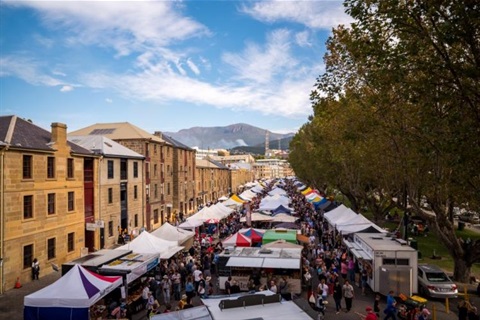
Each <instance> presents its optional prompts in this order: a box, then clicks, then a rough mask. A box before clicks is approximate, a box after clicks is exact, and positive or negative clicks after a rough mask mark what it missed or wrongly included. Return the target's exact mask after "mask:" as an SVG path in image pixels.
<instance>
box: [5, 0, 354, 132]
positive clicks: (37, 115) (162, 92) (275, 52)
mask: <svg viewBox="0 0 480 320" xmlns="http://www.w3.org/2000/svg"><path fill="white" fill-rule="evenodd" d="M350 22H351V19H350V17H349V16H348V15H346V14H345V13H344V9H343V6H342V2H341V1H324V0H311V1H265V2H264V1H248V2H247V1H245V2H244V1H194V0H190V1H188V0H187V1H88V2H82V1H30V2H28V1H3V0H2V1H1V2H0V114H1V115H11V114H15V115H18V116H20V117H23V118H28V119H31V120H32V121H33V122H34V123H36V124H38V125H39V126H41V127H44V128H46V129H48V130H49V128H50V124H51V123H52V122H63V123H66V124H67V126H68V130H69V131H73V130H76V129H79V128H82V127H85V126H88V125H91V124H93V123H98V122H125V121H128V122H130V123H132V124H134V125H137V126H139V127H141V128H143V129H145V130H147V131H149V132H153V131H158V130H160V131H178V130H180V129H186V128H191V127H195V126H203V127H211V126H226V125H229V124H233V123H239V122H244V123H248V124H251V125H254V126H257V127H260V128H263V129H267V130H270V131H273V132H278V133H286V132H294V131H296V130H297V129H298V128H299V127H300V126H301V125H302V124H304V123H305V122H307V118H308V116H309V115H310V114H311V113H312V108H311V105H310V101H309V94H310V91H311V90H312V89H313V85H314V84H315V79H316V78H317V77H318V76H319V75H320V74H322V73H323V71H324V64H323V55H324V54H325V41H326V40H327V37H328V36H329V34H330V32H331V29H332V27H334V26H337V25H338V24H349V23H350Z"/></svg>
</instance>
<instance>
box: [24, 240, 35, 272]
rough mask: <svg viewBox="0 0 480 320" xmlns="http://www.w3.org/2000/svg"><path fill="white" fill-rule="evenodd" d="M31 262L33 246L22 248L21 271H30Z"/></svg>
mask: <svg viewBox="0 0 480 320" xmlns="http://www.w3.org/2000/svg"><path fill="white" fill-rule="evenodd" d="M32 262H33V244H29V245H26V246H23V269H30V268H31V267H32Z"/></svg>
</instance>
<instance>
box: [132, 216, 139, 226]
mask: <svg viewBox="0 0 480 320" xmlns="http://www.w3.org/2000/svg"><path fill="white" fill-rule="evenodd" d="M133 226H134V227H138V213H136V214H135V215H134V216H133Z"/></svg>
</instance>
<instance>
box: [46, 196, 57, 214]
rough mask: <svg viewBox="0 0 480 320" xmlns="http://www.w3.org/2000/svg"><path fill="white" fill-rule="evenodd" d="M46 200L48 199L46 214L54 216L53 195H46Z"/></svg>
mask: <svg viewBox="0 0 480 320" xmlns="http://www.w3.org/2000/svg"><path fill="white" fill-rule="evenodd" d="M47 198H48V207H47V213H48V214H55V193H49V194H48V195H47Z"/></svg>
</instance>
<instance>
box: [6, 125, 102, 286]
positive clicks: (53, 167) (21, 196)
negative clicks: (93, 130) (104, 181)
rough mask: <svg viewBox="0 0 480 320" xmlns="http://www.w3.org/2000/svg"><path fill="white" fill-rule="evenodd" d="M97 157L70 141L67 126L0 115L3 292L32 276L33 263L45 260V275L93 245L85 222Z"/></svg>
mask: <svg viewBox="0 0 480 320" xmlns="http://www.w3.org/2000/svg"><path fill="white" fill-rule="evenodd" d="M96 161H97V159H96V157H95V156H94V155H93V154H92V153H91V152H90V151H89V150H87V149H85V148H82V147H81V146H79V145H77V144H75V143H72V142H69V141H67V126H66V125H65V124H62V123H52V125H51V131H48V130H45V129H43V128H40V127H38V126H36V125H35V124H33V123H31V122H30V121H27V120H24V119H21V118H19V117H17V116H2V117H0V174H1V176H0V225H1V227H0V259H2V262H3V263H2V264H1V265H0V284H1V285H0V293H2V292H3V291H4V290H9V289H12V288H13V287H14V285H15V282H16V280H17V278H18V279H19V280H20V282H22V283H25V282H29V281H32V279H31V265H32V261H33V259H34V258H37V259H38V261H39V262H40V267H41V272H40V277H41V276H43V275H46V274H48V273H50V272H52V265H53V264H57V265H59V264H62V263H64V262H66V261H69V260H72V259H74V258H78V257H79V256H80V252H81V249H82V248H84V247H89V246H93V240H94V239H92V238H89V237H87V236H86V235H85V223H86V221H87V219H90V216H89V215H88V216H87V213H88V214H91V215H92V216H93V207H92V208H88V210H86V208H85V199H88V200H89V201H90V200H92V199H93V194H94V189H92V187H93V185H92V184H93V181H94V178H95V177H94V172H93V168H94V167H95V163H96Z"/></svg>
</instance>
